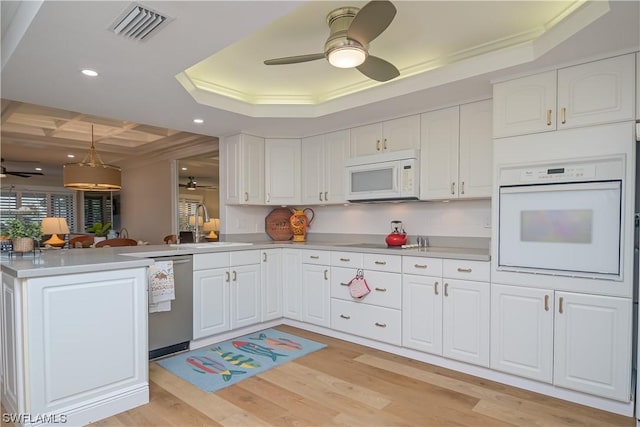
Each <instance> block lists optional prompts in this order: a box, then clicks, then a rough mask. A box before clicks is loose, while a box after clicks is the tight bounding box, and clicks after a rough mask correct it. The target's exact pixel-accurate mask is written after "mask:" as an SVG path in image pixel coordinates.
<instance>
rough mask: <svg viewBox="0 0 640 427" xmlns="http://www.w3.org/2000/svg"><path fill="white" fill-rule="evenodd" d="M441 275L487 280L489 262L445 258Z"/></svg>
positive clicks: (488, 276)
mask: <svg viewBox="0 0 640 427" xmlns="http://www.w3.org/2000/svg"><path fill="white" fill-rule="evenodd" d="M442 277H450V278H453V279H462V280H476V281H480V282H488V281H489V280H490V268H489V262H487V261H465V260H461V259H445V260H444V262H443V265H442Z"/></svg>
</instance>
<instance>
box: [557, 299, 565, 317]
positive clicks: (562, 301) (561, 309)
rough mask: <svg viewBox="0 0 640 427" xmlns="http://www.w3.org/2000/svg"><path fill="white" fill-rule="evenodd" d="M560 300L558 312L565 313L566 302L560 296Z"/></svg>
mask: <svg viewBox="0 0 640 427" xmlns="http://www.w3.org/2000/svg"><path fill="white" fill-rule="evenodd" d="M558 302H559V304H558V313H560V314H562V313H564V304H563V303H564V298H563V297H560V300H559V301H558Z"/></svg>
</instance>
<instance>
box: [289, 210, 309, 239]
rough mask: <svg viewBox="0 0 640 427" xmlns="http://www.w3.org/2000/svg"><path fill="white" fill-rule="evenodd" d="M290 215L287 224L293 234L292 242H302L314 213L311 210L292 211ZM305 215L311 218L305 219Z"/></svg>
mask: <svg viewBox="0 0 640 427" xmlns="http://www.w3.org/2000/svg"><path fill="white" fill-rule="evenodd" d="M291 212H292V215H291V217H289V224H290V225H291V231H292V232H293V241H294V242H304V241H305V236H306V234H307V228H309V226H310V225H311V222H312V221H313V218H314V216H315V212H313V209H311V208H305V209H292V211H291ZM307 213H310V214H311V218H308V217H307Z"/></svg>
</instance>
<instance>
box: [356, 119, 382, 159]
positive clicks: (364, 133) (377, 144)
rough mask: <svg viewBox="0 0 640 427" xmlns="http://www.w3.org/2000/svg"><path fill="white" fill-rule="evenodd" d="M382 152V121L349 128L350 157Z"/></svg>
mask: <svg viewBox="0 0 640 427" xmlns="http://www.w3.org/2000/svg"><path fill="white" fill-rule="evenodd" d="M381 152H382V123H374V124H371V125H367V126H360V127H357V128H353V129H351V157H359V156H368V155H370V154H377V153H381Z"/></svg>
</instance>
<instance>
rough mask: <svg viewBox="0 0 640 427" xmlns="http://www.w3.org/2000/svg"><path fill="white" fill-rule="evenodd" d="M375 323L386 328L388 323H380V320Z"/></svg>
mask: <svg viewBox="0 0 640 427" xmlns="http://www.w3.org/2000/svg"><path fill="white" fill-rule="evenodd" d="M375 325H376V326H377V327H379V328H386V327H387V324H386V323H380V322H376V323H375Z"/></svg>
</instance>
